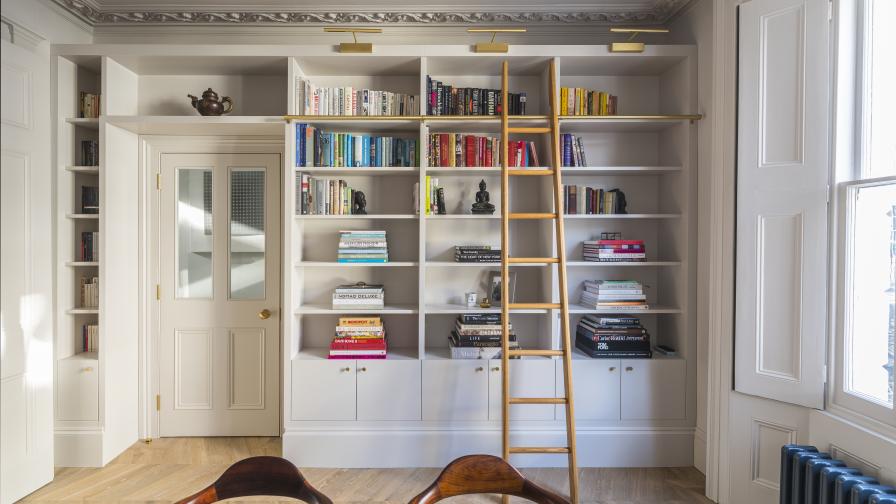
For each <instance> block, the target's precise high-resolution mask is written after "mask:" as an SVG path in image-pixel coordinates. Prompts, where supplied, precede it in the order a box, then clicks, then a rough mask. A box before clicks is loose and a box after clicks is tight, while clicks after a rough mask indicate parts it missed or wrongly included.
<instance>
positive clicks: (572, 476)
mask: <svg viewBox="0 0 896 504" xmlns="http://www.w3.org/2000/svg"><path fill="white" fill-rule="evenodd" d="M550 74H551V75H550V86H549V92H550V93H551V115H550V117H548V123H549V125H548V126H546V127H512V126H510V125H509V120H508V108H509V107H508V104H509V102H508V101H507V62H506V61H505V62H504V63H503V65H502V68H501V163H502V169H501V332H502V337H501V391H502V393H501V402H502V404H501V420H502V422H501V423H502V425H501V429H502V446H503V456H504V460H508V461H509V459H510V455H511V454H513V453H565V454H567V456H568V457H569V465H568V469H569V498H570V501H571V502H573V503H577V502H578V500H579V477H578V466H577V464H576V427H575V414H574V411H573V394H572V360H571V359H572V350H571V348H570V342H569V293H568V291H567V289H566V254H565V253H564V251H565V250H566V247H565V238H564V233H563V213H562V208H563V199H562V195H563V185H562V184H561V182H560V159H561V154H560V119H559V111H558V103H557V81H556V73H555V68H554V62H553V61H551V68H550ZM510 133H529V134H533V133H534V134H546V135H550V136H551V162H552V165H553V166H552V168H550V169H512V168H511V167H510V165H509V156H508V136H509V135H510ZM511 176H553V185H554V191H553V192H554V211H553V213H511V212H510V183H509V181H510V177H511ZM531 219H552V220H553V221H554V223H555V227H556V233H555V235H556V237H557V257H510V221H511V220H531ZM516 263H537V264H557V271H558V274H557V280H558V282H559V285H558V288H559V290H560V302H559V303H510V302H508V300H509V293H508V290H509V285H510V280H509V278H510V265H511V264H516ZM526 309H529V310H531V309H548V310H556V309H559V310H560V341H561V350H533V349H526V350H523V349H518V350H511V349H510V330H509V329H510V327H509V324H510V313H511V312H513V311H514V310H526ZM524 356H538V357H562V358H563V383H564V385H565V389H566V394H565V395H564V396H563V397H511V396H510V361H509V359H510V357H524ZM511 404H564V405H566V446H562V447H531V446H511V445H510V405H511ZM506 500H507V497H506V496H505V503H506Z"/></svg>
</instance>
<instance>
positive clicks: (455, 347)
mask: <svg viewBox="0 0 896 504" xmlns="http://www.w3.org/2000/svg"><path fill="white" fill-rule="evenodd" d="M508 330H509V331H510V336H509V338H510V348H511V349H516V348H519V343H518V342H517V339H516V334H514V332H513V327H512V325H511V324H508ZM448 348H449V349H450V351H451V358H452V359H495V358H498V357H500V356H501V314H500V313H464V314H461V315H458V317H457V320H456V321H455V324H454V329H452V330H451V336H450V337H449V338H448Z"/></svg>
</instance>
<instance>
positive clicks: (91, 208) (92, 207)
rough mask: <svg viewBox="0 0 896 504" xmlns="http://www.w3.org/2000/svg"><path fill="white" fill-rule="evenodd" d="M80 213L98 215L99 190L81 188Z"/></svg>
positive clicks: (90, 187) (92, 187) (94, 187)
mask: <svg viewBox="0 0 896 504" xmlns="http://www.w3.org/2000/svg"><path fill="white" fill-rule="evenodd" d="M81 213H86V214H98V213H100V188H99V187H96V186H81Z"/></svg>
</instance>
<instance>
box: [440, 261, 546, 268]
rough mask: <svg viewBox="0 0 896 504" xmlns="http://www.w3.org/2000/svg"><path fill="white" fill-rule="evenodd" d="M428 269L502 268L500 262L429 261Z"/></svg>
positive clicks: (520, 265) (524, 265) (514, 265)
mask: <svg viewBox="0 0 896 504" xmlns="http://www.w3.org/2000/svg"><path fill="white" fill-rule="evenodd" d="M426 266H427V267H432V268H500V267H501V263H500V262H456V261H427V262H426ZM517 266H519V267H531V266H535V267H537V266H550V264H540V263H514V264H511V265H510V267H511V268H513V267H517Z"/></svg>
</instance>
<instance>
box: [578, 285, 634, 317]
mask: <svg viewBox="0 0 896 504" xmlns="http://www.w3.org/2000/svg"><path fill="white" fill-rule="evenodd" d="M580 304H581V305H582V306H585V307H588V308H592V307H593V308H594V309H612V310H615V311H620V312H621V311H633V310H646V309H647V308H648V306H647V295H646V294H644V286H643V285H641V282H639V281H637V280H585V282H584V290H583V291H582V298H581V302H580Z"/></svg>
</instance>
